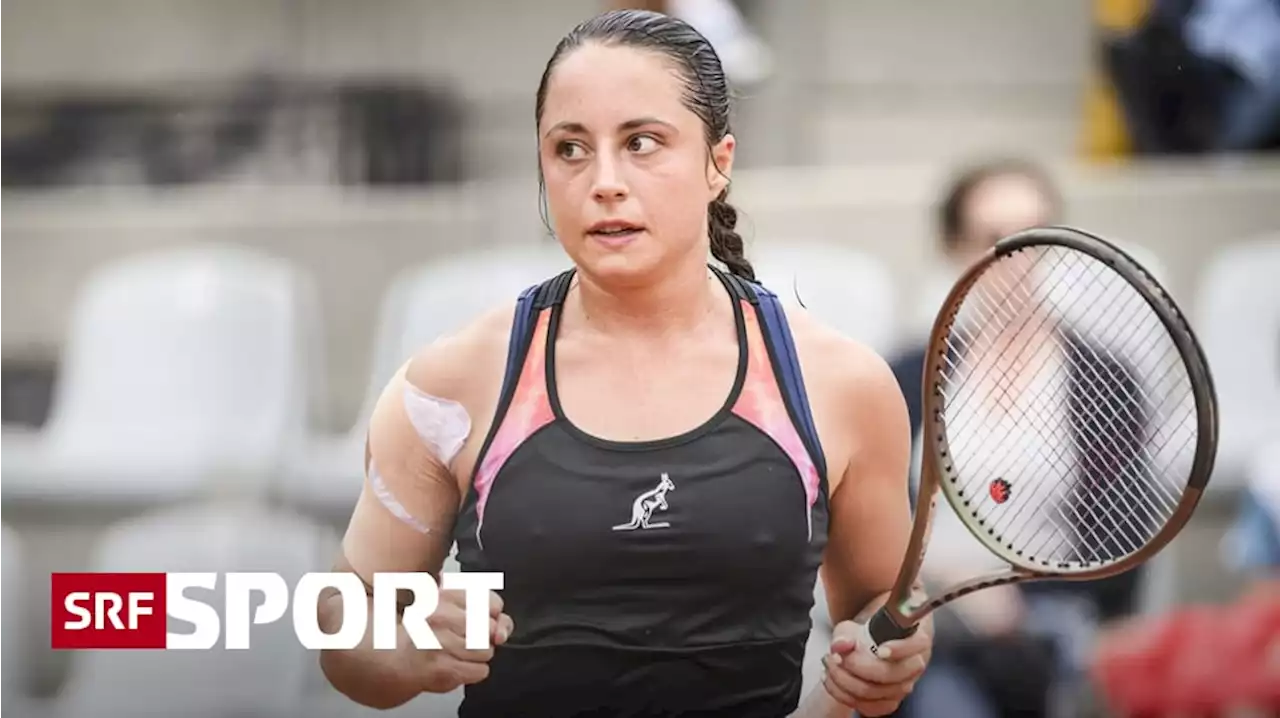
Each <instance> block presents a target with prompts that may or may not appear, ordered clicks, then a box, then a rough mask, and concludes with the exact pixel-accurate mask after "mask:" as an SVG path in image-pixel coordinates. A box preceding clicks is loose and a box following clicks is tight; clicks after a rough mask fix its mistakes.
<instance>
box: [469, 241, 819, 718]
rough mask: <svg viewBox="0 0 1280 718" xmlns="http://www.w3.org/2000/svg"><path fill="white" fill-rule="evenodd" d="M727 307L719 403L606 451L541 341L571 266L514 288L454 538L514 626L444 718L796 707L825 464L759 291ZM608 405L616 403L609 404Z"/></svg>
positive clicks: (740, 716)
mask: <svg viewBox="0 0 1280 718" xmlns="http://www.w3.org/2000/svg"><path fill="white" fill-rule="evenodd" d="M712 271H714V272H715V273H716V276H717V277H718V278H719V279H720V280H721V282H722V283H723V284H724V286H725V288H726V289H727V290H728V291H729V292H730V293H731V295H732V296H733V297H734V298H735V299H736V301H735V302H734V303H733V304H734V315H735V321H736V324H737V334H738V346H739V357H740V358H739V362H738V368H737V377H736V380H735V382H734V384H733V390H732V391H731V392H730V394H729V395H728V396H727V397H726V399H725V402H724V405H723V407H722V408H721V410H720V411H719V412H717V413H716V414H715V416H713V417H711V418H710V419H709V420H708V421H706V422H705V423H704V424H703V425H702V426H699V427H698V428H696V429H694V430H692V431H689V432H687V433H685V434H682V435H679V436H673V437H670V438H665V439H660V440H655V441H645V442H631V443H621V442H615V441H607V440H603V439H600V438H597V437H594V436H590V435H588V434H586V433H584V432H582V431H581V430H579V429H578V428H576V427H575V426H574V425H573V424H572V423H571V422H570V421H569V420H568V419H567V418H566V417H565V415H564V413H563V412H562V411H561V408H560V404H559V401H558V399H557V395H556V382H555V338H556V330H557V327H558V325H559V322H560V315H561V309H562V307H563V302H564V298H565V295H566V294H567V292H568V287H569V284H570V280H571V278H572V274H573V272H572V270H570V271H568V272H565V273H563V274H561V275H559V276H557V277H555V278H553V279H551V280H548V281H547V282H545V283H543V284H541V285H539V286H537V287H533V288H530V290H528V291H526V292H525V293H524V294H523V295H522V296H521V299H520V302H519V303H518V305H517V306H518V308H517V314H516V321H515V325H514V327H513V329H512V335H511V344H510V351H509V356H508V370H507V377H506V380H505V381H504V387H503V391H502V396H501V399H500V401H499V404H498V410H497V413H496V416H495V418H494V422H493V426H492V428H491V429H490V432H489V435H488V436H487V437H486V439H485V443H484V445H483V447H482V449H481V451H480V455H479V456H478V457H477V460H476V470H475V471H474V473H473V476H472V483H471V489H470V490H469V491H468V494H467V496H466V498H465V500H464V504H463V507H462V510H461V512H460V514H459V517H458V522H457V525H456V529H455V540H456V541H457V545H458V560H459V563H460V564H461V567H462V570H464V571H501V572H503V573H504V574H505V588H504V590H502V591H501V592H500V594H501V596H502V598H503V601H504V603H505V610H506V612H507V613H508V614H509V615H510V616H511V617H512V619H513V620H514V622H515V631H514V633H513V634H512V636H511V637H510V640H509V642H508V643H507V644H506V645H503V646H500V647H498V648H497V649H496V652H495V655H494V657H493V659H492V661H491V662H490V664H489V668H490V674H489V678H488V679H487V680H485V681H483V682H482V683H479V684H476V685H472V686H468V687H467V689H466V696H465V699H464V701H463V704H462V707H461V709H460V712H459V715H460V716H462V717H463V718H473V717H484V718H496V717H498V716H504V717H505V716H509V717H511V718H517V717H518V718H544V717H551V716H556V717H560V716H600V717H601V718H605V717H607V718H631V717H641V716H644V717H648V716H713V715H714V716H734V717H735V718H754V717H756V716H759V717H761V718H766V717H767V718H778V717H780V716H785V715H787V714H789V713H791V712H792V711H793V710H794V709H795V707H796V705H797V703H798V701H799V698H800V690H801V663H802V661H803V659H804V652H805V644H806V641H807V640H808V636H809V632H810V629H811V621H810V611H811V609H812V607H813V590H814V582H815V580H816V572H817V569H818V566H819V564H820V563H821V561H822V554H823V549H824V547H825V545H826V539H827V482H826V476H825V474H826V469H825V466H824V463H823V459H822V452H821V448H820V447H819V445H818V441H817V434H816V432H815V431H814V430H813V421H812V418H811V415H810V412H809V409H808V402H807V401H806V399H805V396H804V389H803V383H802V381H801V379H800V373H799V363H798V361H796V358H795V349H794V345H793V344H792V343H791V336H790V332H789V331H788V329H787V327H786V319H785V315H784V314H783V313H782V311H781V309H780V307H779V306H778V304H777V298H776V297H775V296H773V295H772V294H771V293H769V292H767V291H766V290H764V289H763V288H762V287H760V286H759V285H756V284H754V283H749V282H746V281H744V280H741V279H739V278H737V277H734V276H731V275H727V274H724V273H723V272H720V271H719V270H718V269H715V268H714V267H713V268H712ZM618 410H619V411H626V407H618Z"/></svg>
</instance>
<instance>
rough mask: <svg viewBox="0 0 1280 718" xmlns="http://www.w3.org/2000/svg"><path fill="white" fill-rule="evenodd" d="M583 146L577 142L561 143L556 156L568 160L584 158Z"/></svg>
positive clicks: (557, 147) (557, 146)
mask: <svg viewBox="0 0 1280 718" xmlns="http://www.w3.org/2000/svg"><path fill="white" fill-rule="evenodd" d="M582 151H583V150H582V145H579V144H578V143H577V142H561V143H560V144H558V145H556V155H558V156H559V157H562V158H564V159H566V160H575V159H578V158H579V157H581V156H582Z"/></svg>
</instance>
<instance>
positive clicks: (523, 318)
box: [502, 284, 542, 395]
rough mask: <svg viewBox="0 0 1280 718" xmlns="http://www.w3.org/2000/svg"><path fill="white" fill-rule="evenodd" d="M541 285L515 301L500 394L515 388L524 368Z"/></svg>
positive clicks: (530, 289)
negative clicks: (514, 313)
mask: <svg viewBox="0 0 1280 718" xmlns="http://www.w3.org/2000/svg"><path fill="white" fill-rule="evenodd" d="M541 288H542V285H541V284H535V285H533V286H532V287H529V288H528V289H526V290H524V291H523V292H521V293H520V297H519V298H518V299H517V300H516V315H515V319H514V320H513V321H512V322H511V338H510V339H509V340H508V341H507V369H506V372H505V373H504V374H503V378H502V394H503V395H505V394H506V393H507V392H508V391H510V390H512V389H514V388H515V383H516V381H517V380H518V379H519V378H520V371H521V370H522V369H523V368H524V355H525V349H526V346H525V345H526V344H527V343H528V341H529V339H530V338H531V337H532V336H533V318H534V316H535V315H536V314H537V313H538V290H539V289H541Z"/></svg>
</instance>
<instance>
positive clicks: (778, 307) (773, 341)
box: [751, 284, 827, 482]
mask: <svg viewBox="0 0 1280 718" xmlns="http://www.w3.org/2000/svg"><path fill="white" fill-rule="evenodd" d="M751 288H752V289H753V290H754V292H755V295H756V298H757V301H758V303H759V307H760V318H761V328H762V329H763V331H764V334H765V340H766V342H767V343H768V345H769V346H770V347H773V351H774V352H775V363H776V367H775V368H776V374H777V376H778V382H779V384H780V385H781V386H780V388H781V389H782V392H783V396H784V398H785V399H786V401H787V405H788V406H790V407H791V410H792V411H793V412H794V416H793V419H794V420H795V421H796V423H797V426H796V429H797V430H798V431H799V432H800V438H801V440H802V441H804V445H805V448H806V449H808V450H809V454H810V458H812V459H813V462H814V465H815V466H817V467H818V474H819V475H820V476H821V477H823V480H824V482H825V480H826V475H827V466H826V459H825V456H824V454H823V453H822V442H821V441H820V440H819V439H818V429H817V425H816V424H814V421H813V412H812V411H811V409H810V408H809V396H808V394H807V393H806V392H805V389H804V375H803V373H802V372H801V371H800V357H799V355H798V354H797V353H796V345H795V341H794V340H792V338H791V327H790V325H788V324H787V314H786V312H785V311H784V310H783V308H782V302H781V301H779V300H778V297H777V295H776V294H774V293H773V292H771V291H769V290H768V289H765V288H764V287H762V286H760V285H759V284H752V286H751Z"/></svg>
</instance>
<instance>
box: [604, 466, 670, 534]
mask: <svg viewBox="0 0 1280 718" xmlns="http://www.w3.org/2000/svg"><path fill="white" fill-rule="evenodd" d="M675 488H676V485H675V483H673V482H672V481H671V477H670V476H667V475H666V474H663V475H662V479H661V480H659V481H658V486H657V488H654V489H650V490H648V491H646V492H644V493H643V494H640V495H639V496H637V497H636V500H635V501H633V502H632V503H631V521H629V522H627V523H625V524H618V525H617V526H614V527H613V530H614V531H634V530H636V529H664V528H667V527H668V526H670V525H671V524H669V523H667V522H666V521H662V522H660V523H652V522H651V521H650V519H652V518H653V512H654V511H666V510H667V492H668V491H675Z"/></svg>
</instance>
